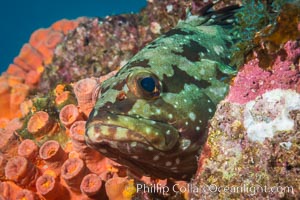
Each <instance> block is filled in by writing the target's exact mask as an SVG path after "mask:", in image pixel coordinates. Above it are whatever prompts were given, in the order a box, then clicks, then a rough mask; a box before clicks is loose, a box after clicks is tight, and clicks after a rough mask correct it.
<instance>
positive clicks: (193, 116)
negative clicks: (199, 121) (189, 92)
mask: <svg viewBox="0 0 300 200" xmlns="http://www.w3.org/2000/svg"><path fill="white" fill-rule="evenodd" d="M189 118H190V119H191V120H192V121H195V120H196V115H195V113H193V112H190V113H189Z"/></svg>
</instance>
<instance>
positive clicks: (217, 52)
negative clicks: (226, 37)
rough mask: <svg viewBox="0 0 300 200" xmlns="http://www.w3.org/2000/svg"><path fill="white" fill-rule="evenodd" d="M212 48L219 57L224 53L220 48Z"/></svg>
mask: <svg viewBox="0 0 300 200" xmlns="http://www.w3.org/2000/svg"><path fill="white" fill-rule="evenodd" d="M213 48H214V51H215V52H216V54H217V55H220V54H221V53H222V52H223V51H224V49H223V47H222V46H214V47H213Z"/></svg>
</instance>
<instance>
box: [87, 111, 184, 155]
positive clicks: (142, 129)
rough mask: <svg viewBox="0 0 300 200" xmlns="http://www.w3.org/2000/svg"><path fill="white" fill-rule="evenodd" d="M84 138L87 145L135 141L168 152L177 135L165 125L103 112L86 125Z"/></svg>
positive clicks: (175, 141) (172, 128) (175, 131)
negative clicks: (86, 139)
mask: <svg viewBox="0 0 300 200" xmlns="http://www.w3.org/2000/svg"><path fill="white" fill-rule="evenodd" d="M86 137H88V140H89V141H87V142H88V143H100V142H105V141H107V142H109V141H115V142H128V141H131V142H132V141H136V142H140V143H144V144H147V145H151V146H153V147H154V148H156V149H159V150H161V151H168V150H171V149H172V148H173V147H174V146H175V144H176V143H177V141H178V138H179V133H178V131H177V130H176V129H175V128H174V127H173V126H171V125H169V124H166V123H162V122H157V121H152V120H149V119H143V118H139V119H137V118H134V117H130V116H125V115H116V114H112V113H109V112H105V113H102V114H101V118H97V119H94V120H93V121H91V122H89V123H88V124H87V130H86Z"/></svg>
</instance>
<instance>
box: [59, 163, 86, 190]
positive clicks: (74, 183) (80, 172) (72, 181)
mask: <svg viewBox="0 0 300 200" xmlns="http://www.w3.org/2000/svg"><path fill="white" fill-rule="evenodd" d="M86 173H87V169H86V166H85V163H84V161H83V160H81V159H80V158H69V159H68V160H66V161H65V163H64V164H63V166H62V167H61V177H62V178H63V179H64V180H65V182H66V183H67V185H68V186H69V187H71V189H73V190H75V191H80V184H81V181H82V179H83V177H84V176H85V174H86Z"/></svg>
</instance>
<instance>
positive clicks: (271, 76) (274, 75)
mask: <svg viewBox="0 0 300 200" xmlns="http://www.w3.org/2000/svg"><path fill="white" fill-rule="evenodd" d="M299 57H300V42H299V41H288V42H287V43H286V44H284V46H283V49H282V51H281V52H280V53H278V55H277V57H276V59H275V62H274V64H273V66H272V69H270V70H266V69H262V68H260V67H259V60H258V59H257V58H255V59H253V60H250V61H249V62H248V63H246V64H245V65H244V66H243V67H242V70H241V71H240V72H239V73H238V75H237V77H236V78H235V79H234V82H233V85H232V87H231V88H230V93H229V95H228V97H227V99H228V100H229V101H231V102H236V103H247V102H248V101H250V100H254V99H255V98H256V97H257V96H259V95H262V94H264V93H265V92H266V91H269V90H273V89H276V88H281V89H293V90H296V91H298V92H300V76H299V71H300V68H299V60H298V59H299Z"/></svg>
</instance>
